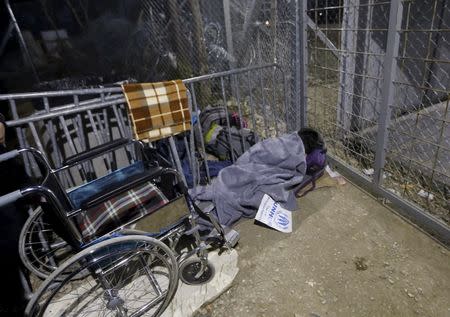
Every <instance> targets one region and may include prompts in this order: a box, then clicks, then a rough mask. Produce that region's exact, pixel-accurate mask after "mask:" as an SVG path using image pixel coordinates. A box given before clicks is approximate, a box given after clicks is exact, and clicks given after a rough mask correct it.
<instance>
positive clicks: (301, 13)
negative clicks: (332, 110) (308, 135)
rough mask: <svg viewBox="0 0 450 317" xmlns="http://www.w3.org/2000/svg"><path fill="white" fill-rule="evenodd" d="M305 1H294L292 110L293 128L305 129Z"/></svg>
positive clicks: (306, 59)
mask: <svg viewBox="0 0 450 317" xmlns="http://www.w3.org/2000/svg"><path fill="white" fill-rule="evenodd" d="M306 9H307V0H295V81H294V102H295V104H294V105H293V109H294V110H295V111H296V112H297V115H296V116H295V128H296V129H298V128H303V127H306V123H307V121H306V109H307V99H306V83H307V79H308V78H307V70H306V63H307V62H308V58H307V51H306V45H307V35H306V27H307V23H306V21H307V15H306Z"/></svg>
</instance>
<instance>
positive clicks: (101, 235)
mask: <svg viewBox="0 0 450 317" xmlns="http://www.w3.org/2000/svg"><path fill="white" fill-rule="evenodd" d="M131 146H132V147H134V148H135V151H134V153H135V156H136V157H137V158H136V159H135V160H134V161H133V162H132V163H131V164H130V165H128V166H126V167H123V168H120V169H117V170H116V171H114V172H111V173H109V174H107V175H105V176H103V177H100V178H98V179H95V180H93V181H91V182H88V183H86V184H83V185H81V186H79V187H77V188H75V189H72V190H70V191H66V190H65V189H64V188H63V186H62V185H61V183H60V180H59V178H58V173H61V172H62V171H65V170H66V171H67V170H69V169H70V168H76V167H77V166H83V164H87V162H89V161H92V159H94V158H96V157H99V156H102V155H107V154H108V153H109V154H110V153H111V152H113V151H115V150H117V149H119V148H123V147H125V148H130V147H131ZM22 155H27V156H31V158H32V159H33V160H34V161H35V162H36V163H37V165H38V167H39V169H40V170H41V174H42V177H41V178H40V181H39V183H38V184H36V185H32V186H29V187H27V188H24V189H19V190H16V191H15V192H12V193H9V194H7V195H4V196H1V197H0V207H1V206H4V205H7V204H10V203H14V202H16V201H17V200H19V199H21V198H25V197H29V196H33V197H38V198H39V199H40V200H41V202H44V205H43V206H44V207H43V208H41V209H37V210H36V211H35V212H34V213H33V214H32V215H31V216H30V218H29V219H28V221H27V223H26V225H25V226H24V230H23V232H22V233H23V234H22V236H21V246H20V248H19V251H20V255H21V258H22V259H23V261H24V265H25V266H26V267H27V268H29V269H30V271H31V272H32V273H35V274H36V275H37V276H39V277H41V278H43V279H45V280H44V281H43V282H42V284H41V285H40V287H39V288H38V290H37V291H36V292H35V293H34V294H33V296H32V298H31V300H30V301H29V303H28V305H27V308H26V312H25V314H26V316H79V315H81V316H99V315H105V316H109V315H111V316H144V315H145V316H158V315H160V314H161V313H162V312H163V311H164V310H165V308H166V307H167V305H168V304H169V302H170V300H171V298H172V297H173V296H174V294H175V292H176V289H177V285H178V281H179V279H181V280H182V281H183V282H185V283H187V284H201V283H206V282H208V281H209V280H210V279H211V278H212V277H213V275H214V268H213V266H212V265H211V264H210V263H209V262H208V258H207V253H208V250H209V248H210V247H211V246H216V247H227V248H232V247H234V245H235V244H236V243H237V240H238V235H237V233H236V232H235V231H234V232H233V230H228V231H226V230H225V229H224V228H223V227H222V226H221V225H220V224H218V222H217V221H216V220H215V218H214V217H213V216H212V215H210V213H209V212H204V211H202V209H200V208H199V207H198V206H197V205H196V204H195V202H194V201H193V200H192V199H191V197H190V196H189V194H188V191H187V187H186V185H185V183H184V182H183V181H182V177H181V174H179V173H178V172H177V171H176V170H174V169H171V168H163V167H160V166H158V165H157V164H154V162H153V161H152V160H149V159H148V158H146V154H145V145H144V144H143V143H142V142H140V141H134V140H123V139H121V140H117V141H114V142H112V143H109V144H105V145H100V146H98V147H95V148H92V149H91V150H90V151H86V152H82V153H79V154H77V155H75V156H73V157H71V158H69V159H67V160H66V161H65V162H64V164H63V166H62V167H61V168H58V169H52V167H51V165H50V163H49V162H48V160H47V159H46V157H45V156H44V155H43V154H42V153H41V152H40V151H38V150H36V149H33V148H27V149H20V150H14V151H10V152H7V153H5V154H2V155H0V162H2V161H5V160H8V159H14V158H16V157H18V156H22ZM199 217H202V218H205V219H207V220H208V221H210V223H211V226H212V228H213V230H212V233H210V234H209V236H208V240H205V239H204V238H202V237H201V236H200V233H199V226H198V224H197V220H198V218H199ZM182 238H183V239H182ZM184 238H186V239H184ZM180 241H189V244H188V247H186V246H184V245H182V244H181V243H180Z"/></svg>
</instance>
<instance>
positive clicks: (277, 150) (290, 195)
mask: <svg viewBox="0 0 450 317" xmlns="http://www.w3.org/2000/svg"><path fill="white" fill-rule="evenodd" d="M305 157H306V155H305V150H304V147H303V143H302V140H301V139H300V137H299V136H298V134H297V133H291V134H286V135H283V136H281V137H278V138H271V139H266V140H264V141H262V142H259V143H257V144H255V145H254V146H252V147H251V148H250V149H249V150H247V151H246V152H245V153H244V154H243V155H242V156H241V157H240V158H239V159H238V160H237V161H236V162H235V164H233V165H231V166H229V167H226V168H224V169H222V170H221V171H220V173H219V175H218V177H217V178H216V179H214V180H213V182H212V184H211V185H208V186H202V187H197V188H196V189H195V190H194V189H193V190H191V194H192V196H193V197H194V198H195V199H198V200H206V201H212V202H213V203H214V204H215V206H216V213H217V218H218V220H219V222H220V223H221V224H222V225H226V226H231V225H232V224H234V223H235V222H236V221H237V220H239V219H240V218H241V217H245V218H254V217H255V215H256V212H257V210H258V207H259V204H260V203H261V200H262V197H263V196H264V194H268V195H269V196H271V197H272V198H273V199H274V200H275V201H277V202H279V203H280V204H281V205H282V206H283V207H285V208H287V209H289V210H295V209H297V202H296V198H295V193H294V191H293V189H294V188H295V187H296V186H297V185H299V184H300V183H301V182H302V180H303V177H304V175H305V173H306V162H305Z"/></svg>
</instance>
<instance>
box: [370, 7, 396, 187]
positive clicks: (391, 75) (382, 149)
mask: <svg viewBox="0 0 450 317" xmlns="http://www.w3.org/2000/svg"><path fill="white" fill-rule="evenodd" d="M402 14H403V4H402V1H401V0H392V1H391V3H390V9H389V29H388V34H387V45H386V55H385V58H384V62H383V79H384V81H383V86H382V91H381V93H382V96H381V98H382V99H381V104H380V119H379V122H378V131H377V143H376V147H377V148H376V153H375V167H374V169H375V174H374V178H373V180H372V181H373V182H374V183H375V184H376V185H377V186H380V185H381V182H382V180H383V177H382V175H383V168H384V165H385V161H386V148H387V146H388V144H387V142H388V128H389V124H390V119H391V106H392V102H393V100H394V83H393V81H394V79H395V73H396V70H397V59H396V56H398V50H399V43H400V35H399V32H398V30H400V28H401V23H402Z"/></svg>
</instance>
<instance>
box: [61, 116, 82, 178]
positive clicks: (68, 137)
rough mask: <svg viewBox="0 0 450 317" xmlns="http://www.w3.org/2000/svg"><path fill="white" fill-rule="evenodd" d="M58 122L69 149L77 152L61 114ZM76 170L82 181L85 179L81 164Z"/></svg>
mask: <svg viewBox="0 0 450 317" xmlns="http://www.w3.org/2000/svg"><path fill="white" fill-rule="evenodd" d="M58 119H59V123H60V124H61V127H62V129H63V132H64V135H65V137H66V141H67V144H68V145H69V149H70V151H71V152H72V155H75V154H77V149H76V147H75V143H73V140H72V137H71V136H70V132H69V128H68V127H67V124H66V121H65V119H64V117H63V116H59V117H58ZM77 167H78V171H79V173H80V177H81V180H82V181H85V180H86V172H85V171H84V169H83V167H82V166H81V165H78V166H77Z"/></svg>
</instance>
